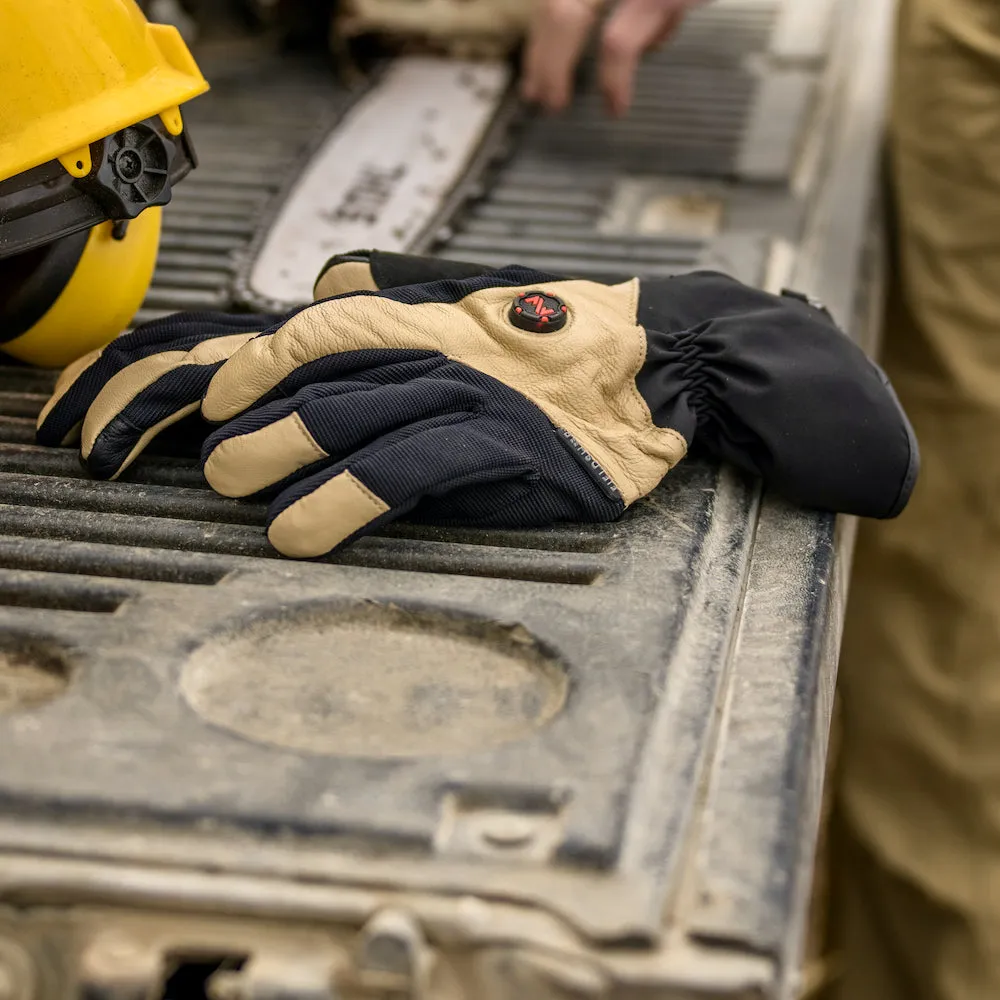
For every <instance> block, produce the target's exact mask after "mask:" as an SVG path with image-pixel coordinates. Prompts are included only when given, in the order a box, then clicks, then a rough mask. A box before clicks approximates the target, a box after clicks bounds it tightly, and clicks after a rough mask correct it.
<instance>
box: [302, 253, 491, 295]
mask: <svg viewBox="0 0 1000 1000" xmlns="http://www.w3.org/2000/svg"><path fill="white" fill-rule="evenodd" d="M493 270H494V268H491V267H487V266H486V265H485V264H473V263H471V262H469V261H464V260H444V259H442V258H440V257H420V256H417V255H416V254H408V253H389V252H388V251H385V250H352V251H351V252H350V253H345V254H337V255H336V256H334V257H331V258H330V259H329V260H328V261H327V262H326V263H325V264H324V265H323V270H322V271H320V274H319V277H318V278H317V279H316V284H315V285H314V286H313V298H314V299H327V298H330V297H331V296H334V295H344V294H346V293H348V292H365V291H368V292H374V291H379V290H381V289H383V288H398V287H399V286H400V285H417V284H422V283H423V282H425V281H440V280H441V279H442V278H476V277H479V275H482V274H489V273H491V272H492V271H493Z"/></svg>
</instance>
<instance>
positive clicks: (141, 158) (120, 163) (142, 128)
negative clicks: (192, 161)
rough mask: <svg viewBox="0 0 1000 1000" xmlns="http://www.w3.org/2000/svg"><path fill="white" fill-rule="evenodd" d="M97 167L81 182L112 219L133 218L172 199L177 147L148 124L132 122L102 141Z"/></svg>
mask: <svg viewBox="0 0 1000 1000" xmlns="http://www.w3.org/2000/svg"><path fill="white" fill-rule="evenodd" d="M99 146H100V147H101V148H100V151H99V153H98V155H97V156H96V157H95V158H94V163H95V167H96V169H95V170H94V171H93V172H92V173H91V174H90V176H89V177H87V178H86V179H85V180H83V181H81V182H80V183H81V186H84V187H86V190H87V193H88V194H89V195H90V196H91V197H92V198H94V199H95V200H96V201H98V202H100V204H101V205H102V206H103V207H104V209H105V210H106V211H107V213H108V215H109V216H110V217H111V218H113V219H134V218H135V217H136V216H137V215H138V214H139V213H140V212H142V211H143V210H144V209H146V208H149V207H150V206H151V205H166V204H167V203H168V202H169V201H170V196H171V191H170V166H171V161H172V160H173V158H174V153H175V146H174V143H173V142H172V141H171V140H170V138H168V137H167V136H164V135H161V134H160V133H159V132H158V131H156V130H155V129H153V128H151V127H150V126H149V125H147V124H145V123H139V124H137V125H130V126H128V128H123V129H122V130H121V131H119V132H116V133H115V134H114V135H111V136H108V138H106V139H104V140H102V142H101V143H100V144H99Z"/></svg>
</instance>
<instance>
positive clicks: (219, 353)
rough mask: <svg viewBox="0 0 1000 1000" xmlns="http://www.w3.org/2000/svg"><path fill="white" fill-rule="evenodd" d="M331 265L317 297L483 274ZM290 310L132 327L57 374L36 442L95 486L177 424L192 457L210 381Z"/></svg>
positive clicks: (343, 260)
mask: <svg viewBox="0 0 1000 1000" xmlns="http://www.w3.org/2000/svg"><path fill="white" fill-rule="evenodd" d="M335 261H336V264H337V266H329V267H328V268H326V269H325V271H324V274H323V275H321V277H320V280H319V281H318V282H317V292H316V294H317V296H320V297H326V296H329V295H334V294H337V293H338V292H344V291H356V290H360V289H378V288H381V287H390V286H393V285H399V284H410V283H412V282H416V281H428V280H431V279H433V278H437V277H441V276H442V275H443V274H447V275H452V276H454V277H468V276H471V275H474V274H482V273H485V272H486V271H487V270H488V268H484V267H481V266H479V265H476V264H464V263H459V262H456V263H453V264H452V263H448V262H444V261H441V262H437V261H434V260H433V259H431V258H420V257H412V256H407V255H403V254H382V253H374V254H369V253H366V252H361V253H356V254H343V255H341V256H339V257H338V258H336V259H335ZM332 263H333V262H331V265H332ZM373 269H374V270H373ZM324 283H325V284H324ZM321 286H322V287H321ZM294 311H295V310H293V311H292V312H290V313H285V314H272V313H257V314H249V313H243V314H226V313H219V312H190V313H177V314H175V315H171V316H167V317H164V318H162V319H158V320H154V321H152V322H150V323H146V324H143V325H142V326H139V327H136V328H135V329H134V330H132V331H130V332H128V333H125V334H122V335H121V336H120V337H118V338H116V339H115V340H113V341H111V342H110V343H109V344H107V345H106V346H105V347H102V348H100V349H98V350H94V351H91V352H90V353H89V354H86V355H84V356H83V357H82V358H79V359H78V360H77V361H75V362H74V363H73V364H71V365H69V366H68V367H67V368H66V369H65V370H64V371H63V372H61V373H60V375H59V378H58V380H57V381H56V386H55V390H54V392H53V394H52V397H51V398H50V399H49V400H48V401H47V403H46V405H45V406H44V407H43V409H42V411H41V414H40V415H39V417H38V424H37V431H36V440H37V441H38V443H39V444H42V445H49V446H54V447H57V446H64V447H65V446H68V445H74V444H79V445H80V455H81V458H82V460H83V463H84V465H85V466H86V468H87V469H88V470H89V471H90V472H91V473H92V474H93V475H94V476H96V477H98V478H99V479H117V478H118V476H120V475H121V473H122V472H124V471H125V469H127V468H128V467H129V465H131V464H132V462H133V461H135V459H136V458H137V457H138V456H139V455H140V454H141V453H142V451H143V450H145V449H146V448H147V447H148V446H149V445H150V444H151V443H152V442H153V441H154V439H159V443H161V444H162V442H163V437H162V435H164V433H165V432H167V431H168V429H170V428H174V427H176V426H177V425H182V426H183V429H184V433H183V434H178V435H175V436H174V439H173V441H172V442H171V444H172V445H173V446H174V448H175V449H176V448H179V449H181V450H183V451H184V453H185V454H187V453H190V452H191V451H192V450H193V451H194V454H197V452H198V449H199V448H200V446H201V442H202V440H203V439H204V437H205V435H206V434H208V432H209V430H211V428H210V427H209V425H208V424H206V423H205V422H204V421H202V420H200V414H199V408H200V405H201V397H202V396H203V395H204V393H205V389H206V388H207V387H208V383H209V381H210V380H211V378H212V375H214V374H215V372H216V371H217V370H218V369H219V367H220V366H221V365H222V363H223V361H225V360H226V358H228V357H229V356H230V355H231V354H232V353H233V352H234V351H236V349H237V348H238V347H241V346H242V345H243V344H245V343H246V342H247V341H248V340H250V339H251V338H253V337H256V336H257V335H258V334H259V333H260V332H261V331H262V330H267V329H269V328H271V327H273V326H275V325H276V324H278V323H280V322H282V321H283V320H285V319H288V318H289V317H290V316H291V315H293V313H294ZM182 422H183V423H182ZM165 450H168V451H169V448H168V449H165Z"/></svg>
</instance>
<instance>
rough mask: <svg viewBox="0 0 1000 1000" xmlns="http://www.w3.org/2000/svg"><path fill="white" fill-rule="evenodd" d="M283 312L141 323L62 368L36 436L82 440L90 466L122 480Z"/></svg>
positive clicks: (51, 441)
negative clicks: (158, 437) (227, 363)
mask: <svg viewBox="0 0 1000 1000" xmlns="http://www.w3.org/2000/svg"><path fill="white" fill-rule="evenodd" d="M284 318H285V317H283V316H271V315H246V314H244V315H226V314H224V313H180V314H178V315H175V316H168V317H165V318H163V319H159V320H154V321H153V322H151V323H146V324H144V325H143V326H139V327H136V329H134V330H132V331H130V332H129V333H125V334H122V335H121V336H120V337H117V338H116V339H115V340H113V341H111V343H109V344H107V345H106V346H104V347H102V348H100V349H99V350H96V351H91V352H90V353H89V354H86V355H84V356H83V357H82V358H79V359H78V360H77V361H75V362H74V363H73V364H71V365H70V366H69V367H68V368H66V369H65V370H64V371H63V372H62V373H61V374H60V376H59V379H58V381H57V382H56V387H55V391H54V393H53V395H52V397H51V398H50V399H49V400H48V402H47V403H46V404H45V406H44V408H43V409H42V412H41V414H40V415H39V418H38V427H37V431H36V440H37V441H38V443H39V444H43V445H53V446H59V445H63V446H65V445H71V444H76V443H77V442H79V443H80V450H81V455H82V457H83V460H84V464H85V465H86V466H87V468H88V469H89V470H90V472H92V473H93V474H94V475H95V476H97V477H99V478H101V479H116V478H117V477H118V476H119V475H120V474H121V473H122V472H123V471H124V470H125V469H127V468H128V466H129V465H131V463H132V462H133V461H134V460H135V459H136V458H137V457H138V455H139V454H140V453H141V452H142V450H143V449H144V448H145V447H146V446H147V445H148V444H149V442H150V441H151V440H152V439H153V438H154V437H155V436H156V435H157V434H159V433H160V432H161V431H163V430H165V429H166V428H167V427H169V426H171V425H173V424H176V423H177V422H178V421H180V420H182V419H183V418H184V417H186V416H188V415H189V414H192V413H195V412H197V411H198V408H199V407H200V405H201V397H202V395H203V394H204V392H205V389H206V388H207V386H208V383H209V381H210V379H211V377H212V375H213V374H214V373H215V371H216V370H217V369H218V368H219V366H220V365H221V364H222V362H223V361H224V360H225V359H226V358H228V357H229V356H230V355H231V354H232V353H233V352H234V351H235V350H236V349H237V348H238V347H241V346H242V345H243V344H245V343H246V342H247V341H248V340H250V339H251V338H252V337H255V336H256V335H257V334H258V333H259V332H260V331H261V330H263V329H267V328H269V327H271V326H273V325H274V324H275V323H276V322H279V321H280V320H282V319H284ZM205 431H206V433H207V431H208V428H205Z"/></svg>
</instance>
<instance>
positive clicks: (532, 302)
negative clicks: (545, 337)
mask: <svg viewBox="0 0 1000 1000" xmlns="http://www.w3.org/2000/svg"><path fill="white" fill-rule="evenodd" d="M568 314H569V307H568V306H567V305H566V303H565V302H563V300H562V299H560V298H558V297H557V296H555V295H550V294H549V293H548V292H539V291H530V292H524V293H523V294H522V295H518V296H517V298H516V299H514V301H513V303H512V304H511V307H510V321H511V323H513V324H514V326H516V327H517V328H518V329H519V330H527V331H528V332H529V333H555V332H556V331H557V330H561V329H562V328H563V327H564V326H565V325H566V319H567V316H568Z"/></svg>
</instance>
